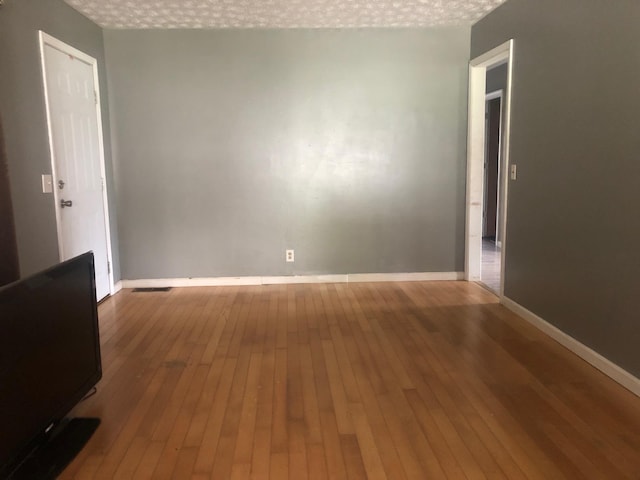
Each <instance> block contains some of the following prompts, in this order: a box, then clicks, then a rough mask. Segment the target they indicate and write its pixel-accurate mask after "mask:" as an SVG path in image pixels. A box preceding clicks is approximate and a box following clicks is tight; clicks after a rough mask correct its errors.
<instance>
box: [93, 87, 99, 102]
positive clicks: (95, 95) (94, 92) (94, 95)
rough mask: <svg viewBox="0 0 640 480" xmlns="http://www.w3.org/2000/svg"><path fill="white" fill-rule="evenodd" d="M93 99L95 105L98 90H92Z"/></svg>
mask: <svg viewBox="0 0 640 480" xmlns="http://www.w3.org/2000/svg"><path fill="white" fill-rule="evenodd" d="M93 100H94V101H95V102H96V105H98V92H96V91H95V90H94V91H93Z"/></svg>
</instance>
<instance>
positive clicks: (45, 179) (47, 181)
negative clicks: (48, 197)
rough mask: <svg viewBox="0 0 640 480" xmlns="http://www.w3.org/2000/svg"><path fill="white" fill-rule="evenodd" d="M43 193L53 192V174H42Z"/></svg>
mask: <svg viewBox="0 0 640 480" xmlns="http://www.w3.org/2000/svg"><path fill="white" fill-rule="evenodd" d="M42 193H53V177H52V176H51V175H47V174H45V175H42Z"/></svg>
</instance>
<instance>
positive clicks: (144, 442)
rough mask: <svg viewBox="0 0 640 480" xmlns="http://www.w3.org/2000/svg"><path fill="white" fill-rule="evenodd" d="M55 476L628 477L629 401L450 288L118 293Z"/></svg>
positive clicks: (498, 313)
mask: <svg viewBox="0 0 640 480" xmlns="http://www.w3.org/2000/svg"><path fill="white" fill-rule="evenodd" d="M99 313H100V324H101V337H102V357H103V366H104V377H103V380H102V381H101V382H100V384H99V385H98V392H97V394H96V395H95V396H94V397H92V398H90V399H88V400H87V401H85V402H84V403H83V404H81V405H80V406H79V407H78V408H77V409H76V411H75V412H74V413H75V414H76V415H85V416H99V417H100V418H102V425H101V426H100V428H99V429H98V431H97V432H96V433H95V435H94V436H93V438H92V439H91V440H90V442H89V443H88V444H87V446H86V447H85V449H84V450H83V451H82V452H81V453H80V455H79V456H78V457H77V458H76V459H75V461H74V462H73V463H72V464H71V465H70V466H69V467H68V468H67V469H66V471H65V472H64V474H63V475H62V477H61V478H66V479H68V478H82V479H85V478H87V479H88V478H95V479H111V478H135V479H145V478H154V479H161V478H175V479H187V478H193V479H205V478H213V479H242V478H252V479H287V478H290V479H296V480H299V479H324V478H345V479H347V478H348V479H360V478H362V479H364V478H370V479H405V478H407V479H409V478H412V479H413V478H415V479H466V480H472V479H520V478H523V479H525V478H526V479H532V480H533V479H544V480H549V479H562V478H567V479H617V478H634V479H638V478H640V398H638V397H635V396H634V395H632V394H631V393H629V392H628V391H626V390H624V389H623V388H622V387H620V386H619V385H617V384H616V383H614V382H613V381H611V380H610V379H608V378H607V377H605V376H604V375H602V374H601V373H600V372H598V371H596V370H595V369H593V368H592V367H591V366H589V365H588V364H586V363H585V362H583V361H582V360H580V359H579V358H578V357H576V356H575V355H573V354H572V353H570V352H569V351H567V350H565V349H564V348H563V347H561V346H560V345H558V344H557V343H555V342H554V341H552V340H550V339H549V338H548V337H546V336H545V335H543V334H542V333H540V332H539V331H537V330H536V329H534V328H533V327H531V326H530V325H528V324H527V323H526V322H524V321H523V320H521V319H519V318H518V317H516V316H515V315H513V314H512V313H510V312H509V311H507V310H506V309H504V308H503V307H502V306H500V305H498V304H497V303H496V299H495V296H494V295H492V294H491V293H489V292H487V291H486V290H484V289H483V288H481V287H480V286H478V285H475V284H471V283H466V282H434V283H426V282H425V283H420V282H416V283H370V284H349V285H346V284H323V285H291V286H262V287H224V288H189V289H173V290H172V291H170V292H168V293H133V292H132V291H130V290H127V291H123V292H121V293H119V294H117V295H115V296H114V297H113V298H111V299H109V300H108V301H106V302H104V303H103V304H102V305H101V306H100V309H99Z"/></svg>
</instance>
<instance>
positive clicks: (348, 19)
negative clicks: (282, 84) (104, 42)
mask: <svg viewBox="0 0 640 480" xmlns="http://www.w3.org/2000/svg"><path fill="white" fill-rule="evenodd" d="M65 1H66V2H67V3H68V4H69V5H71V6H72V7H74V8H75V9H76V10H78V11H80V12H81V13H83V14H84V15H86V16H87V17H89V18H90V19H91V20H93V21H94V22H96V23H97V24H98V25H100V26H102V27H105V28H366V27H431V26H444V25H468V24H471V23H473V22H475V21H476V20H478V19H480V18H482V17H483V16H484V15H485V14H487V13H488V12H490V11H491V10H493V9H494V8H495V7H497V6H498V5H500V4H502V3H504V1H505V0H65Z"/></svg>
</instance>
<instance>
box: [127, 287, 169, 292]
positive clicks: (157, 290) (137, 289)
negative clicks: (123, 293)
mask: <svg viewBox="0 0 640 480" xmlns="http://www.w3.org/2000/svg"><path fill="white" fill-rule="evenodd" d="M170 290H171V287H149V288H134V289H133V291H134V292H139V293H147V292H168V291H170Z"/></svg>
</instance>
